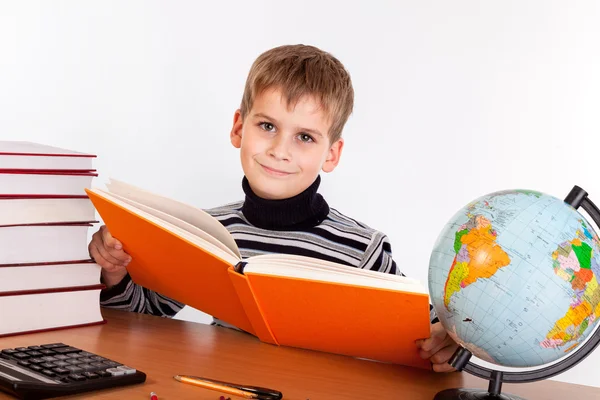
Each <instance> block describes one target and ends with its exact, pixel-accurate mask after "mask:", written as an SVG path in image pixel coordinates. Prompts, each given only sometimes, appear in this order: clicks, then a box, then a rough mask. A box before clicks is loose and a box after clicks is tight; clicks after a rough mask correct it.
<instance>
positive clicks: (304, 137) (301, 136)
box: [298, 133, 314, 143]
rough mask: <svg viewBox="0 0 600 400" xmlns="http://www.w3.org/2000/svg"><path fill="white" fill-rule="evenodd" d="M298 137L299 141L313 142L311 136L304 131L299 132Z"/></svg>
mask: <svg viewBox="0 0 600 400" xmlns="http://www.w3.org/2000/svg"><path fill="white" fill-rule="evenodd" d="M298 139H300V141H301V142H306V143H310V142H314V139H313V138H312V136H310V135H308V134H306V133H301V134H299V135H298Z"/></svg>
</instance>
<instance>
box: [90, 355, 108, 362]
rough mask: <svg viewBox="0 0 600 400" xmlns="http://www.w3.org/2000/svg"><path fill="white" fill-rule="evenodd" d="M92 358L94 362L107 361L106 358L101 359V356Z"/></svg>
mask: <svg viewBox="0 0 600 400" xmlns="http://www.w3.org/2000/svg"><path fill="white" fill-rule="evenodd" d="M90 358H91V359H92V360H94V361H105V360H106V358H104V357H100V356H92V357H90Z"/></svg>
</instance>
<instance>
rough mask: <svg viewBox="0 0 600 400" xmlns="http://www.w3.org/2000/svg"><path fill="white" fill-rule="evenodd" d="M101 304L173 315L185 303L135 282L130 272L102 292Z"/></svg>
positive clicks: (133, 310) (159, 314) (124, 309)
mask: <svg viewBox="0 0 600 400" xmlns="http://www.w3.org/2000/svg"><path fill="white" fill-rule="evenodd" d="M100 305H101V306H102V307H106V308H114V309H118V310H123V311H131V312H137V313H142V314H150V315H156V316H159V317H168V318H170V317H173V316H174V315H175V314H177V312H179V310H181V309H182V308H183V306H184V304H182V303H179V302H177V301H175V300H173V299H170V298H168V297H166V296H163V295H161V294H159V293H156V292H154V291H152V290H149V289H146V288H143V287H141V286H140V285H138V284H136V283H133V281H132V280H131V277H130V276H129V274H127V275H125V277H124V278H123V279H122V280H121V282H119V283H117V284H116V285H114V286H113V287H111V288H109V289H105V290H103V291H102V292H100Z"/></svg>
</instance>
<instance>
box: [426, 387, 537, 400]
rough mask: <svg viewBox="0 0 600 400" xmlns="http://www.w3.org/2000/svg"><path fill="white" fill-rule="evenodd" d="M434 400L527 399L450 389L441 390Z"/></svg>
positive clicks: (509, 395) (473, 390) (486, 392)
mask: <svg viewBox="0 0 600 400" xmlns="http://www.w3.org/2000/svg"><path fill="white" fill-rule="evenodd" d="M433 400H527V399H524V398H523V397H519V396H515V395H512V394H506V393H502V394H491V393H490V392H488V391H485V390H476V389H448V390H444V391H442V392H439V393H438V394H436V395H435V397H434V398H433Z"/></svg>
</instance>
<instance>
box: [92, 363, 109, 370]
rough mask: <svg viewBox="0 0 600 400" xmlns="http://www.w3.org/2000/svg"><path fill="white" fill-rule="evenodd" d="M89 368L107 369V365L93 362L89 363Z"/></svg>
mask: <svg viewBox="0 0 600 400" xmlns="http://www.w3.org/2000/svg"><path fill="white" fill-rule="evenodd" d="M90 365H91V366H93V367H96V368H102V369H104V368H108V365H106V364H104V363H103V362H93V363H90Z"/></svg>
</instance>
